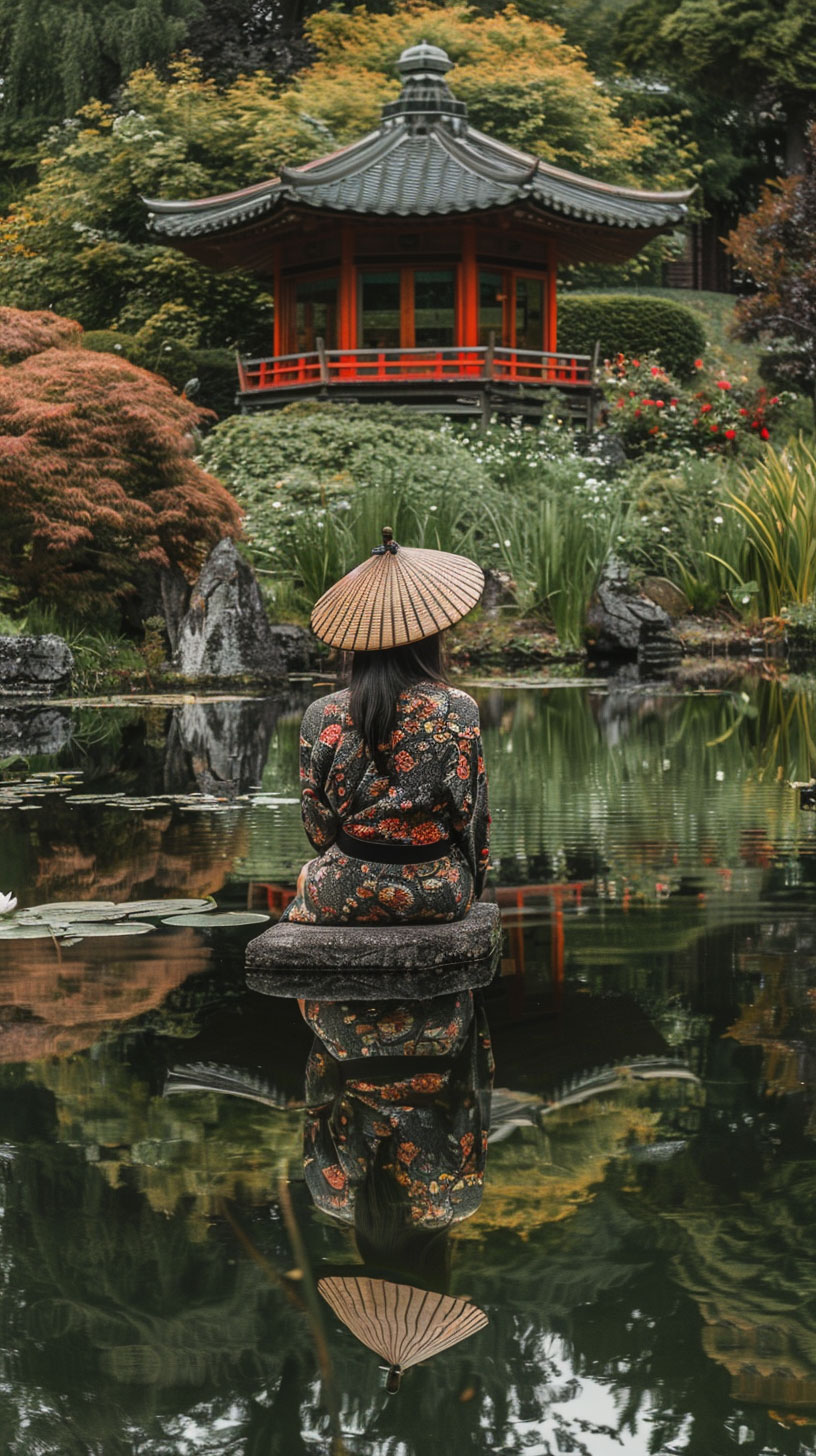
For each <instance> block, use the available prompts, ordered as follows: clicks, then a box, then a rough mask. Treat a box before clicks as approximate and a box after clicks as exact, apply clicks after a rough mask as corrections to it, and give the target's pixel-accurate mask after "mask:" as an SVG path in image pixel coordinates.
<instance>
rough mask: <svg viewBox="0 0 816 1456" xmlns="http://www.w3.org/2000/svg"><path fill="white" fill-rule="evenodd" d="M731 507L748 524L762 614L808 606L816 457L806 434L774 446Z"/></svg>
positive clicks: (814, 548) (815, 556)
mask: <svg viewBox="0 0 816 1456" xmlns="http://www.w3.org/2000/svg"><path fill="white" fill-rule="evenodd" d="M728 504H729V506H730V509H731V510H732V511H733V512H734V513H735V514H736V515H737V517H738V518H739V519H740V520H741V521H742V522H743V524H744V526H745V531H746V538H747V540H746V561H747V567H748V570H749V572H750V574H752V575H753V576H755V577H756V582H757V607H758V610H759V612H760V614H761V615H762V616H766V617H777V616H779V613H780V611H781V609H782V607H784V606H789V605H794V604H796V605H804V604H805V603H806V602H809V601H810V600H811V599H812V598H813V596H814V592H816V453H814V449H813V447H812V446H811V445H809V444H807V443H806V442H805V439H804V436H802V435H799V436H798V437H797V438H796V439H794V440H790V441H789V442H788V444H787V445H785V446H784V448H783V449H781V450H774V449H771V448H769V449H768V450H767V452H766V453H765V455H764V456H763V458H762V460H761V461H759V462H758V464H756V465H755V466H754V467H753V469H752V470H746V471H744V472H743V489H742V491H732V492H731V499H730V501H729V503H728Z"/></svg>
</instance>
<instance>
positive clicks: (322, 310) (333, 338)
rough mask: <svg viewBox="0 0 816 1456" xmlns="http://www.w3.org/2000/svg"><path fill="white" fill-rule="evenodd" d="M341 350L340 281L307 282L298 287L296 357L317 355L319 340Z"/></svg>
mask: <svg viewBox="0 0 816 1456" xmlns="http://www.w3.org/2000/svg"><path fill="white" fill-rule="evenodd" d="M318 339H322V340H323V342H324V343H325V345H326V348H327V349H336V348H337V279H336V278H312V279H305V280H304V281H303V282H302V283H297V284H296V285H295V347H294V350H293V352H294V353H296V354H300V353H304V354H311V353H314V351H315V349H316V347H317V340H318Z"/></svg>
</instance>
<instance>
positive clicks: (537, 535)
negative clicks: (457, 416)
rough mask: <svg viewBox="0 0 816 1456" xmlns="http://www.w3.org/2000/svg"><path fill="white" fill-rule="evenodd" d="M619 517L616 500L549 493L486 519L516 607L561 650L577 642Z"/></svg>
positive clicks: (620, 511)
mask: <svg viewBox="0 0 816 1456" xmlns="http://www.w3.org/2000/svg"><path fill="white" fill-rule="evenodd" d="M625 514H626V511H625V507H624V506H623V505H622V503H621V502H620V499H619V498H615V497H611V498H610V499H608V500H607V501H605V502H603V503H602V502H600V501H597V502H595V503H591V502H590V501H588V500H586V499H583V500H582V499H580V498H579V499H576V497H575V496H574V495H572V494H567V493H565V492H562V491H550V492H546V493H544V494H542V495H541V496H540V498H539V500H538V501H536V502H531V501H529V500H527V501H519V500H514V499H513V498H512V497H509V498H508V500H507V503H506V507H505V509H504V511H503V512H502V515H501V517H497V516H493V517H492V523H493V527H494V530H495V531H496V534H497V537H498V545H499V547H500V551H501V557H502V564H503V565H504V567H505V568H506V570H507V571H508V572H509V573H510V574H511V575H512V576H513V577H514V578H515V580H516V583H517V594H518V601H519V606H520V607H521V608H522V610H525V611H529V612H533V613H540V614H542V615H543V616H545V617H547V618H549V620H550V621H551V622H552V625H553V627H554V628H555V632H556V635H557V637H558V640H559V642H561V643H562V644H563V645H564V646H568V647H579V646H580V645H581V643H582V641H583V636H584V627H585V624H586V615H587V609H588V607H589V603H590V601H591V599H592V595H593V593H594V591H595V589H596V587H597V585H598V581H599V578H600V575H601V571H602V569H603V566H604V563H605V561H606V560H607V558H608V556H609V555H610V553H611V552H612V551H614V549H615V545H616V542H617V540H618V537H619V536H620V535H621V529H622V526H623V524H624V518H625Z"/></svg>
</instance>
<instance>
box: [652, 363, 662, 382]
mask: <svg viewBox="0 0 816 1456" xmlns="http://www.w3.org/2000/svg"><path fill="white" fill-rule="evenodd" d="M659 373H660V370H659V369H658V367H657V365H656V364H653V365H652V377H653V378H655V379H656V378H657V376H658V374H659Z"/></svg>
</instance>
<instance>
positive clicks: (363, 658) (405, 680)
mask: <svg viewBox="0 0 816 1456" xmlns="http://www.w3.org/2000/svg"><path fill="white" fill-rule="evenodd" d="M428 679H430V680H431V681H433V682H439V683H444V682H446V681H447V678H446V676H445V667H444V658H443V652H442V635H441V633H439V632H435V633H434V634H433V636H432V637H423V638H422V640H421V641H420V642H409V643H408V644H407V645H406V646H405V647H390V648H388V649H387V650H386V651H383V652H355V653H354V654H353V656H352V661H351V698H350V701H349V711H350V713H351V718H352V722H353V723H354V726H355V728H356V729H357V730H358V732H359V733H360V734H361V735H362V737H363V741H364V743H365V745H366V747H367V748H368V751H369V753H370V754H371V757H372V758H373V760H374V762H375V764H376V765H377V768H378V769H379V770H380V771H381V772H382V773H384V772H385V770H386V768H387V765H388V750H389V747H390V743H391V734H392V733H393V731H394V727H395V725H396V721H397V698H398V697H399V695H400V693H401V692H402V691H403V689H404V688H409V687H411V686H412V685H413V684H414V683H418V682H424V681H426V680H428Z"/></svg>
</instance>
